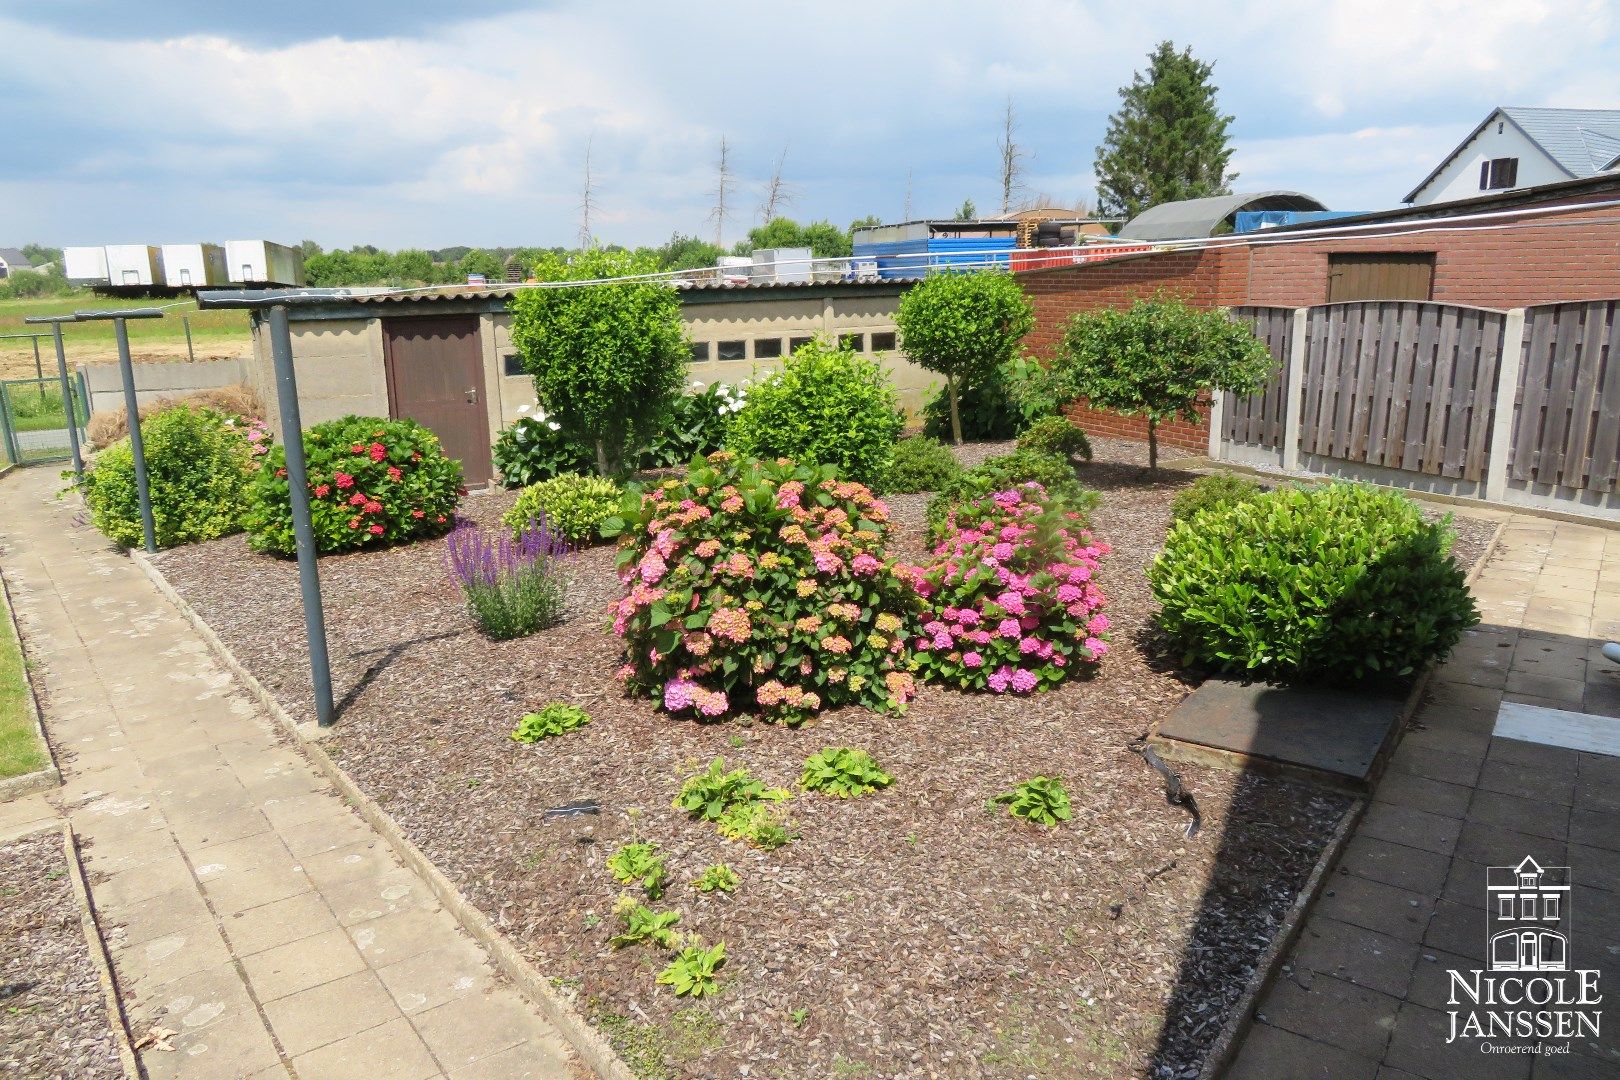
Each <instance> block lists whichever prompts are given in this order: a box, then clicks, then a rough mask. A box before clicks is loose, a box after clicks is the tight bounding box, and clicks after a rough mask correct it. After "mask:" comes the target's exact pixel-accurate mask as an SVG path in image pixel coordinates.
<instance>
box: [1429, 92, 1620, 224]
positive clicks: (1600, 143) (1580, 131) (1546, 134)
mask: <svg viewBox="0 0 1620 1080" xmlns="http://www.w3.org/2000/svg"><path fill="white" fill-rule="evenodd" d="M1498 116H1501V117H1502V118H1503V119H1505V120H1506V121H1507V122H1508V123H1511V124H1512V125H1513V126H1514V127H1516V128H1518V129H1519V131H1520V132H1522V133H1523V135H1524V137H1525V138H1527V139H1529V140H1530V141H1531V142H1533V143H1535V144H1536V145H1537V146H1538V147H1540V148H1541V149H1542V151H1543V152H1544V153H1546V155H1547V156H1548V157H1549V158H1551V159H1552V161H1553V164H1554V165H1557V166H1558V167H1559V168H1560V169H1562V170H1563V171H1564V172H1565V174H1567V175H1568V176H1569V177H1570V178H1571V179H1574V180H1579V179H1581V178H1583V177H1587V176H1595V175H1597V174H1598V173H1600V172H1605V171H1607V170H1609V169H1613V168H1615V166H1616V164H1617V162H1620V109H1544V108H1530V107H1526V106H1521V105H1503V106H1499V107H1497V108H1495V109H1492V110H1491V111H1490V114H1489V115H1488V116H1486V117H1485V119H1483V120H1481V121H1480V122H1479V125H1478V126H1477V127H1475V128H1474V130H1473V131H1470V132H1469V133H1468V137H1467V138H1465V139H1464V140H1463V141H1462V142H1460V143H1458V144H1457V146H1456V148H1455V149H1454V150H1452V151H1451V153H1449V154H1447V155H1446V156H1445V157H1444V158H1443V159H1442V160H1441V162H1440V164H1438V165H1436V166H1435V167H1434V169H1433V170H1432V171H1431V172H1430V173H1429V175H1428V176H1425V177H1424V178H1423V182H1422V183H1420V184H1418V186H1417V187H1415V188H1413V189H1412V190H1411V191H1409V192H1407V193H1406V197H1405V198H1404V199H1402V200H1401V201H1402V202H1411V201H1412V200H1413V199H1415V198H1417V197H1418V193H1419V192H1421V191H1422V190H1423V189H1424V188H1426V187H1428V186H1429V185H1430V184H1431V183H1433V182H1434V178H1435V177H1437V176H1439V175H1440V173H1441V171H1442V170H1443V169H1445V167H1446V166H1447V165H1450V164H1451V163H1452V161H1454V160H1456V158H1457V156H1458V155H1459V154H1461V153H1462V152H1463V148H1464V147H1466V146H1467V145H1468V144H1469V143H1471V142H1473V141H1474V139H1476V138H1477V137H1478V136H1479V133H1480V132H1482V131H1484V130H1485V129H1486V128H1487V127H1489V126H1490V124H1491V122H1492V121H1494V120H1495V119H1496V118H1497V117H1498Z"/></svg>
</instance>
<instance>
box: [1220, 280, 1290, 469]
mask: <svg viewBox="0 0 1620 1080" xmlns="http://www.w3.org/2000/svg"><path fill="white" fill-rule="evenodd" d="M1232 317H1233V318H1234V319H1236V320H1237V321H1238V322H1241V323H1244V324H1245V325H1247V326H1248V327H1249V329H1251V330H1253V331H1254V336H1255V337H1257V338H1259V339H1260V340H1261V341H1263V342H1265V344H1266V347H1267V348H1268V349H1270V350H1271V355H1272V358H1273V359H1275V360H1276V361H1277V364H1278V367H1277V374H1276V376H1275V377H1274V378H1273V379H1272V380H1271V381H1270V382H1269V383H1267V384H1266V387H1265V389H1264V390H1262V391H1261V392H1260V393H1258V394H1253V395H1250V396H1249V397H1243V398H1240V397H1238V396H1237V395H1235V394H1227V395H1226V403H1225V405H1224V406H1223V416H1224V423H1223V431H1222V437H1223V438H1225V439H1226V441H1227V442H1234V443H1244V444H1247V445H1249V446H1261V447H1265V448H1266V449H1268V450H1275V449H1277V448H1279V447H1281V446H1282V441H1283V424H1284V413H1285V411H1286V410H1287V407H1288V350H1289V348H1290V347H1291V346H1292V345H1293V341H1294V309H1293V308H1280V307H1237V308H1233V309H1232Z"/></svg>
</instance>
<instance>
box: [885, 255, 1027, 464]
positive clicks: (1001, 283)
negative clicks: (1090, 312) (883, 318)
mask: <svg viewBox="0 0 1620 1080" xmlns="http://www.w3.org/2000/svg"><path fill="white" fill-rule="evenodd" d="M895 323H896V325H897V326H898V327H899V328H900V347H901V348H902V349H904V350H905V353H906V356H908V357H910V358H911V359H912V360H914V361H916V362H917V363H919V364H921V365H922V366H923V367H925V368H927V369H928V370H929V371H937V372H939V373H940V374H941V375H943V376H945V394H946V397H947V398H948V400H949V403H950V416H951V441H952V442H954V443H956V444H957V445H961V442H962V412H961V404H960V402H961V396H962V389H963V388H964V387H965V386H970V385H973V384H974V383H976V382H978V381H979V380H983V379H988V378H990V377H991V376H992V375H994V373H995V372H996V370H997V369H998V368H999V367H1000V365H1002V364H1004V363H1006V362H1007V361H1008V360H1011V359H1012V357H1013V354H1014V352H1016V351H1017V349H1018V343H1019V341H1020V340H1022V339H1023V336H1024V335H1025V334H1027V333H1029V331H1030V329H1031V328H1032V327H1033V326H1034V325H1035V315H1034V312H1033V311H1032V310H1031V308H1030V305H1029V299H1028V298H1027V297H1026V296H1025V295H1024V290H1023V288H1022V287H1021V286H1020V285H1019V284H1018V282H1017V281H1015V280H1014V279H1013V276H1012V275H1011V274H1008V273H1005V272H1002V271H996V270H987V271H980V272H977V273H942V274H935V275H933V276H932V277H929V278H926V279H924V280H923V281H920V282H918V283H917V284H916V285H913V286H912V287H911V288H910V289H909V290H908V291H907V292H906V294H905V295H904V296H903V297H901V298H900V310H899V312H898V313H897V314H896V316H895Z"/></svg>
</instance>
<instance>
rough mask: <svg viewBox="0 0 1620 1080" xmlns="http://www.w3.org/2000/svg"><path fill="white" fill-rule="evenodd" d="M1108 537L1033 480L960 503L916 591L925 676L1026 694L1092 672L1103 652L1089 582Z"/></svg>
mask: <svg viewBox="0 0 1620 1080" xmlns="http://www.w3.org/2000/svg"><path fill="white" fill-rule="evenodd" d="M1107 553H1108V545H1107V544H1103V543H1099V542H1096V541H1093V540H1092V538H1091V534H1090V533H1089V532H1087V531H1086V529H1085V518H1084V517H1083V516H1082V515H1081V514H1079V513H1077V512H1075V511H1073V510H1071V509H1069V508H1068V507H1067V505H1066V504H1064V503H1062V502H1058V501H1054V500H1049V499H1048V498H1047V497H1046V492H1045V489H1044V488H1042V487H1041V485H1039V484H1034V483H1031V484H1026V485H1024V486H1022V487H1018V488H1013V489H1012V490H1009V491H999V492H996V493H994V494H991V495H986V496H983V497H981V498H979V499H977V500H975V501H974V502H970V503H968V504H966V505H964V506H961V507H958V508H957V509H956V510H955V511H954V512H953V513H952V514H951V517H950V521H949V527H948V532H947V534H946V537H945V539H944V540H942V541H941V542H940V543H939V544H938V545H937V546H936V547H935V548H934V557H933V561H932V562H931V563H930V564H929V565H928V566H927V567H925V568H924V570H923V572H922V581H921V582H920V584H919V585H918V591H919V592H921V593H922V594H923V596H924V597H925V602H926V603H927V605H928V610H927V611H926V612H925V613H924V614H923V623H922V629H921V632H920V633H918V635H917V637H916V639H915V641H914V642H913V648H914V649H915V650H916V658H917V660H916V662H917V666H918V668H919V669H920V671H921V673H922V676H923V678H924V679H925V680H939V681H941V682H946V683H951V684H954V685H956V686H959V687H962V688H963V689H966V690H984V689H989V690H992V691H994V692H996V693H998V694H1000V693H1006V692H1007V691H1009V690H1010V691H1012V692H1013V693H1018V694H1027V693H1029V692H1031V691H1034V690H1045V689H1050V688H1051V687H1053V686H1056V685H1057V684H1058V683H1060V682H1062V681H1063V680H1064V679H1066V678H1068V677H1069V676H1071V675H1074V674H1076V673H1077V672H1080V671H1085V670H1089V669H1090V668H1091V667H1092V665H1095V664H1096V663H1097V661H1099V660H1100V659H1101V658H1102V655H1103V653H1105V652H1107V651H1108V646H1107V644H1106V643H1105V642H1104V641H1103V639H1102V634H1103V632H1104V631H1105V630H1107V629H1108V617H1107V616H1106V615H1103V614H1102V613H1101V609H1102V607H1103V605H1104V604H1106V603H1107V599H1106V598H1105V597H1104V596H1103V593H1102V590H1101V589H1099V588H1098V587H1097V584H1096V582H1095V581H1094V580H1093V578H1094V575H1095V573H1096V570H1097V564H1098V561H1099V560H1100V559H1101V558H1102V556H1104V555H1106V554H1107Z"/></svg>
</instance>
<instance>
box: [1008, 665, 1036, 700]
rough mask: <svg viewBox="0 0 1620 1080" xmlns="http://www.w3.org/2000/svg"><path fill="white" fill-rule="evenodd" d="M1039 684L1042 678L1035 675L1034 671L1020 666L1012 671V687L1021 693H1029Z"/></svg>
mask: <svg viewBox="0 0 1620 1080" xmlns="http://www.w3.org/2000/svg"><path fill="white" fill-rule="evenodd" d="M1039 684H1040V680H1039V679H1037V678H1036V677H1035V673H1034V672H1033V671H1025V670H1024V669H1023V668H1019V669H1018V670H1017V671H1015V672H1013V673H1012V688H1013V689H1014V690H1016V691H1018V692H1019V693H1020V694H1027V693H1029V692H1030V691H1031V690H1033V689H1035V687H1036V686H1038V685H1039Z"/></svg>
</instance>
